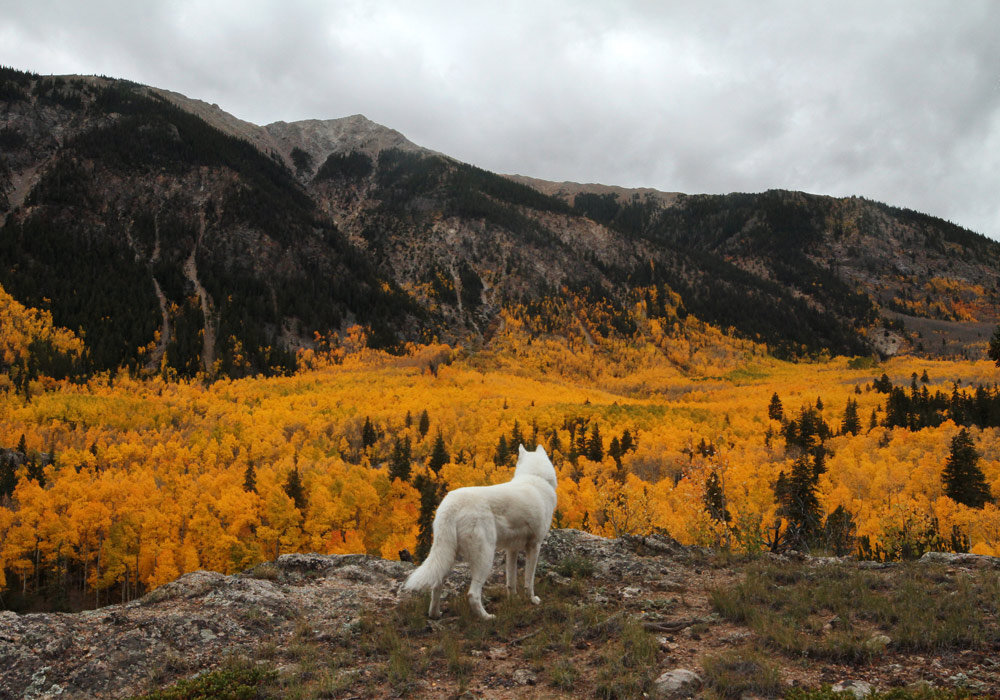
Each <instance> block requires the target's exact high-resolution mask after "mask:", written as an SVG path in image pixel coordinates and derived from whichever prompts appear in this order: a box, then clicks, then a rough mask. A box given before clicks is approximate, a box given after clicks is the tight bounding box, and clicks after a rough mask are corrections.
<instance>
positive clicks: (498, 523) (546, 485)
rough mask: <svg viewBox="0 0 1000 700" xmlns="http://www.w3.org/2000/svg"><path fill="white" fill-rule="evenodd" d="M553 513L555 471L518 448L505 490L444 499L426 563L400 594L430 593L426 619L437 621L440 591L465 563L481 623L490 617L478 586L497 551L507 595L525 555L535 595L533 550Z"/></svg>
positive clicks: (481, 489) (460, 492)
mask: <svg viewBox="0 0 1000 700" xmlns="http://www.w3.org/2000/svg"><path fill="white" fill-rule="evenodd" d="M555 508H556V470H555V469H554V468H553V466H552V462H551V461H549V458H548V455H546V454H545V450H544V449H542V447H541V446H539V447H538V448H537V449H536V450H535V451H534V452H529V451H528V450H526V449H524V445H520V446H519V447H518V458H517V467H516V468H515V469H514V477H513V478H512V479H511V480H510V481H508V482H507V483H505V484H495V485H493V486H467V487H465V488H461V489H455V490H454V491H452V492H450V493H449V494H448V495H447V496H445V497H444V500H442V501H441V505H440V506H438V509H437V513H436V514H435V515H434V544H433V545H432V546H431V551H430V553H429V554H428V555H427V559H425V560H424V562H423V563H422V564H421V565H420V566H419V567H418V568H417V569H416V570H415V571H414V572H413V573H411V574H410V576H409V577H408V578H407V579H406V583H404V584H403V589H404V590H410V591H423V590H430V592H431V605H430V609H429V610H428V612H427V614H428V615H429V616H430V617H434V618H437V617H441V591H442V589H443V588H444V579H445V576H447V575H448V572H450V571H451V567H452V565H453V564H454V563H455V559H456V557H457V558H460V559H462V560H463V561H467V562H468V563H469V571H470V573H471V576H472V581H471V583H470V584H469V605H470V606H471V607H472V611H473V612H474V613H476V614H477V615H478V616H479V617H481V618H483V619H484V620H489V619H491V618H492V617H493V615H490V614H489V613H487V612H486V609H485V608H484V607H483V598H482V594H483V584H484V583H486V579H487V577H488V576H489V575H490V570H491V569H492V568H493V555H494V553H495V552H496V550H497V549H503V550H505V551H506V552H507V592H508V594H510V595H514V594H515V593H517V554H518V552H524V557H525V560H524V588H525V591H526V592H527V594H528V597H529V598H530V599H531V602H532V603H534V604H535V605H538V604H539V603H541V602H542V601H541V600H540V599H539V598H538V596H536V595H535V565H536V564H537V563H538V550H539V549H541V546H542V540H544V539H545V535H546V534H547V533H548V531H549V526H550V525H551V524H552V512H553V511H554V510H555Z"/></svg>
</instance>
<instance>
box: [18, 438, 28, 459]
mask: <svg viewBox="0 0 1000 700" xmlns="http://www.w3.org/2000/svg"><path fill="white" fill-rule="evenodd" d="M17 451H18V452H20V453H21V455H22V456H24V457H27V456H28V443H27V441H26V440H25V439H24V433H21V439H20V440H18V441H17Z"/></svg>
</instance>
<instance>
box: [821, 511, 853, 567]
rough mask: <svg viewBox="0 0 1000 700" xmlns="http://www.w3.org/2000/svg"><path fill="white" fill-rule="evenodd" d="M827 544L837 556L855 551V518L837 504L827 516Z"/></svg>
mask: <svg viewBox="0 0 1000 700" xmlns="http://www.w3.org/2000/svg"><path fill="white" fill-rule="evenodd" d="M824 529H825V530H826V546H827V547H828V548H829V549H830V551H831V552H833V554H834V555H835V556H838V557H843V556H846V555H848V554H850V553H851V552H853V551H854V531H855V525H854V518H853V517H852V516H851V514H850V513H849V512H848V511H847V509H845V508H844V506H837V507H836V508H834V510H833V512H832V513H830V515H828V516H827V518H826V527H825V528H824Z"/></svg>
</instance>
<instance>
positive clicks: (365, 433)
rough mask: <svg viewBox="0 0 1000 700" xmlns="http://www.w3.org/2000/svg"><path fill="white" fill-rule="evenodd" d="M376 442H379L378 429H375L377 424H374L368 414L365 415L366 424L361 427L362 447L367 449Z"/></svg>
mask: <svg viewBox="0 0 1000 700" xmlns="http://www.w3.org/2000/svg"><path fill="white" fill-rule="evenodd" d="M376 442H378V431H376V430H375V426H374V425H372V421H371V419H370V418H369V417H368V416H365V424H364V426H363V427H362V428H361V448H362V449H365V448H368V447H371V446H372V445H374V444H375V443H376Z"/></svg>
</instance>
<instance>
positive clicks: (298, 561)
mask: <svg viewBox="0 0 1000 700" xmlns="http://www.w3.org/2000/svg"><path fill="white" fill-rule="evenodd" d="M637 552H640V553H646V554H657V553H658V554H661V555H662V554H667V553H673V554H676V555H681V556H683V555H684V554H685V552H686V550H685V548H683V547H681V546H680V545H678V544H677V543H676V542H673V541H672V540H670V539H668V538H662V537H651V538H637V537H628V538H624V539H617V540H608V539H604V538H601V537H596V536H594V535H589V534H586V533H583V532H579V531H576V530H557V531H553V532H552V533H551V534H550V536H549V537H548V539H547V540H546V543H545V546H544V547H543V551H542V557H541V565H540V569H539V571H540V574H541V575H549V576H552V577H556V578H558V577H560V574H559V573H558V572H556V571H555V570H554V564H555V563H556V562H560V561H564V560H567V558H570V557H573V556H577V557H581V558H582V557H586V558H587V559H588V560H589V561H593V562H595V569H594V571H593V574H592V575H593V576H594V577H596V578H598V579H603V580H612V581H619V582H620V581H633V582H634V581H640V580H652V579H654V578H655V579H660V580H670V579H672V578H674V579H676V578H678V577H679V576H680V573H679V571H678V570H677V569H676V568H675V567H674V566H673V565H671V563H670V562H669V561H668V560H667V559H665V558H663V557H661V556H637ZM412 568H413V565H412V564H409V563H403V562H395V561H386V560H383V559H378V558H375V557H369V556H365V555H361V554H349V555H339V556H337V555H330V556H327V555H319V554H285V555H282V556H280V557H279V558H278V559H277V560H276V561H274V562H269V563H265V564H260V565H258V566H256V567H254V568H253V569H250V570H248V571H244V572H242V573H239V574H235V575H229V576H227V575H224V574H220V573H216V572H210V571H196V572H194V573H190V574H187V575H185V576H182V577H181V578H179V579H177V580H176V581H173V582H172V583H168V584H166V585H164V586H161V587H160V588H158V589H156V590H155V591H153V592H151V593H149V594H148V595H146V596H144V597H143V598H140V599H138V600H136V601H133V602H131V603H126V604H124V605H109V606H107V607H104V608H100V609H98V610H90V611H86V612H81V613H73V614H69V613H42V614H28V615H17V614H15V613H12V612H0V668H2V669H3V673H2V674H0V699H3V700H7V699H8V698H10V699H13V698H50V697H52V698H54V697H58V698H93V697H105V698H120V697H128V696H130V695H133V694H136V693H139V692H142V691H144V690H146V689H147V688H149V687H150V685H151V684H154V683H169V682H171V681H173V680H176V679H177V678H181V677H186V676H190V675H193V674H195V673H197V672H200V671H204V670H208V669H211V668H214V667H216V666H218V665H219V664H220V663H221V662H223V661H224V660H225V659H226V658H227V657H231V656H233V655H241V654H245V655H250V654H252V653H253V651H254V650H255V649H256V648H257V647H258V646H260V645H261V644H263V643H265V642H266V643H274V644H277V645H282V644H287V643H288V642H289V640H291V639H292V637H293V636H294V635H295V633H296V630H297V629H298V628H299V626H300V625H303V624H307V625H308V626H309V628H310V629H311V630H312V632H313V634H314V636H315V638H316V639H319V640H323V639H324V638H334V637H337V636H338V635H340V634H342V633H343V631H344V630H345V629H347V628H349V627H350V626H351V625H352V624H353V623H354V622H356V621H357V620H358V618H359V615H360V614H361V612H362V611H364V610H371V609H386V608H388V607H391V606H393V605H395V604H396V603H397V602H398V600H399V593H398V591H399V586H400V583H401V582H402V581H403V579H404V578H405V577H406V575H407V574H408V573H409V571H411V570H412ZM501 570H502V566H501V565H500V561H499V558H498V561H497V566H495V567H494V574H493V576H494V579H495V580H496V581H497V582H498V581H500V580H501V579H500V576H501ZM467 585H468V576H467V573H466V569H465V566H464V565H463V564H459V565H458V566H457V567H456V569H455V570H454V571H453V572H452V574H451V576H449V578H448V580H447V587H448V588H449V589H450V591H452V592H454V591H458V590H463V589H464V588H465V587H466V586H467Z"/></svg>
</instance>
